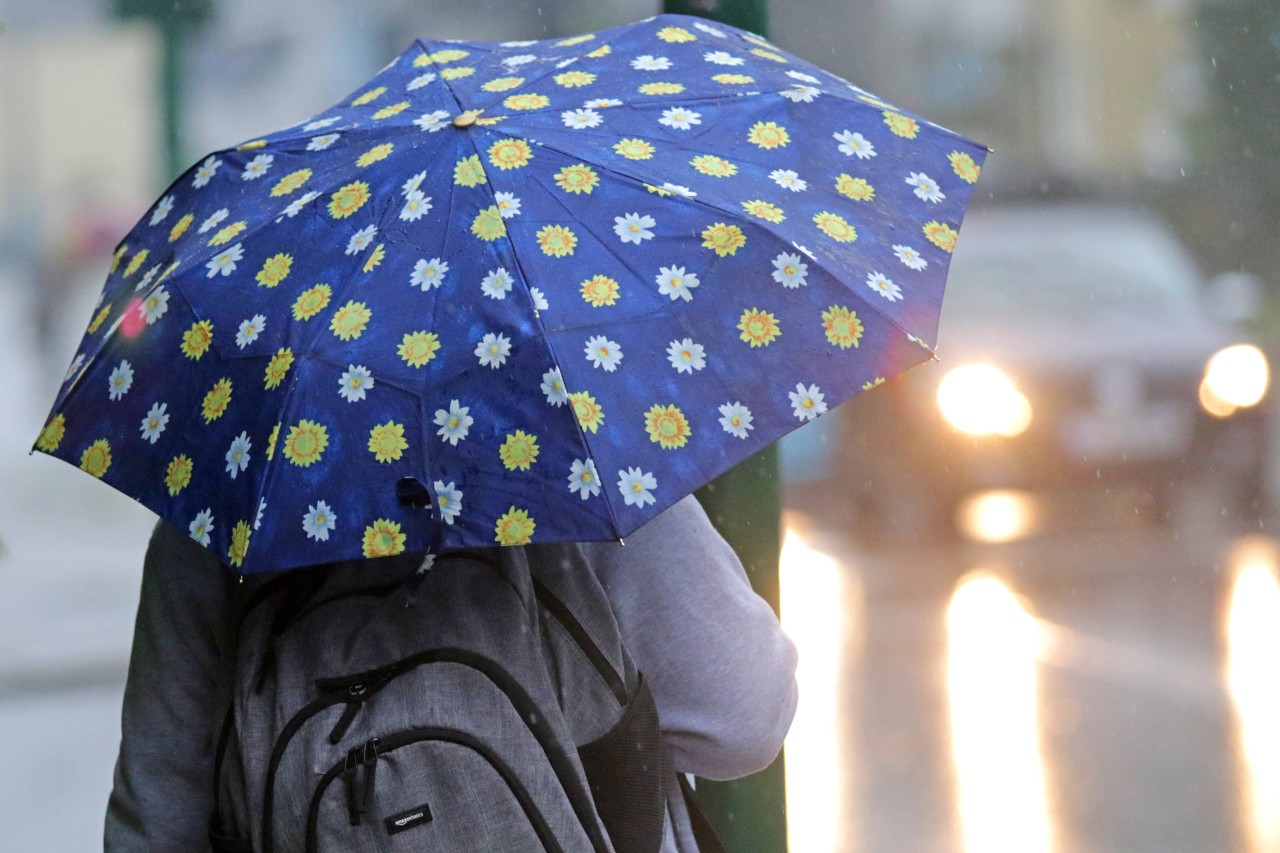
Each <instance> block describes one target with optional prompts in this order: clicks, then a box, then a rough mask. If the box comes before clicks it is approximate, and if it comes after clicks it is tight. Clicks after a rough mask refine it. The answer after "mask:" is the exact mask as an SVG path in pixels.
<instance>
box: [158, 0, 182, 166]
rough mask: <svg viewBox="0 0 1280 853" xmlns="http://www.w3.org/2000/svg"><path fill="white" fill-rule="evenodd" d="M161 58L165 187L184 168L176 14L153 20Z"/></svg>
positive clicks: (179, 31)
mask: <svg viewBox="0 0 1280 853" xmlns="http://www.w3.org/2000/svg"><path fill="white" fill-rule="evenodd" d="M156 24H157V27H158V29H159V31H160V40H161V43H162V45H163V50H164V57H163V60H162V65H161V70H160V103H161V106H162V108H163V110H164V165H165V174H164V180H163V181H161V184H162V185H164V184H168V183H169V182H170V181H172V180H173V179H174V178H176V177H177V176H178V175H179V174H180V173H181V172H182V170H183V168H184V167H185V166H186V162H187V161H186V158H185V157H184V156H183V153H182V39H183V30H184V25H183V22H182V21H181V20H179V19H178V17H177V16H175V15H164V16H162V17H159V18H158V19H157V20H156Z"/></svg>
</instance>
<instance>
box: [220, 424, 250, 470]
mask: <svg viewBox="0 0 1280 853" xmlns="http://www.w3.org/2000/svg"><path fill="white" fill-rule="evenodd" d="M250 446H251V445H250V444H249V433H247V432H242V433H240V434H239V435H238V436H236V437H235V439H234V440H233V441H232V442H231V447H230V448H228V449H227V456H226V459H227V473H228V474H230V475H231V479H233V480H234V479H235V478H236V475H237V474H239V473H240V472H241V471H244V470H246V469H247V468H248V467H249V449H250Z"/></svg>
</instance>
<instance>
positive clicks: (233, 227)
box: [209, 220, 249, 246]
mask: <svg viewBox="0 0 1280 853" xmlns="http://www.w3.org/2000/svg"><path fill="white" fill-rule="evenodd" d="M248 227H249V223H248V222H245V221H243V220H241V221H239V222H232V223H231V224H230V225H224V226H222V227H221V228H219V229H218V230H217V232H216V233H215V234H214V235H213V236H212V237H210V238H209V245H210V246H223V245H226V244H227V243H230V242H231V241H232V240H234V239H235V238H237V237H239V236H240V234H241V232H243V231H244V229H246V228H248Z"/></svg>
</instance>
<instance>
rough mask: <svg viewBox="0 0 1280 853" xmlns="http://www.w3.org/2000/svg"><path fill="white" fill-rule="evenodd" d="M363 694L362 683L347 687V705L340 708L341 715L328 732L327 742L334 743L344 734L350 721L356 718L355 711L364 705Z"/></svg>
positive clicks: (349, 725)
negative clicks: (348, 697)
mask: <svg viewBox="0 0 1280 853" xmlns="http://www.w3.org/2000/svg"><path fill="white" fill-rule="evenodd" d="M364 694H365V686H364V685H363V684H353V685H351V686H350V687H348V688H347V695H348V696H350V697H351V698H350V699H348V700H347V706H346V707H345V708H343V709H342V716H341V717H339V718H338V722H337V723H336V724H335V725H334V727H333V731H331V732H329V743H331V744H334V745H336V744H337V743H338V742H339V741H341V740H342V738H343V737H345V736H346V734H347V729H349V728H351V722H352V720H354V719H355V718H356V713H357V712H358V711H359V710H360V709H361V708H363V707H364Z"/></svg>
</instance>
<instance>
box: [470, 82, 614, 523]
mask: <svg viewBox="0 0 1280 853" xmlns="http://www.w3.org/2000/svg"><path fill="white" fill-rule="evenodd" d="M456 97H457V96H456V95H455V99H456ZM459 106H461V105H459ZM467 141H468V142H469V143H470V145H471V149H472V150H473V151H475V154H476V159H477V160H478V161H479V162H480V168H481V169H482V170H484V173H485V186H486V187H487V188H488V189H489V192H490V193H491V194H492V193H494V184H493V181H492V179H491V178H490V177H489V171H488V170H487V169H485V168H484V160H483V158H482V157H481V156H480V149H479V147H478V146H477V145H476V138H475V135H474V134H472V133H470V132H468V133H467ZM493 201H494V202H495V203H496V202H497V199H496V198H494V199H493ZM451 204H452V202H451ZM450 210H451V211H452V207H451V208H450ZM503 232H504V235H505V238H506V241H507V245H508V246H509V248H510V251H511V257H512V259H513V260H514V261H515V265H516V269H517V270H518V271H519V274H520V276H519V277H520V281H521V283H522V284H523V285H524V288H525V294H526V295H527V296H528V297H529V303H530V304H532V302H533V295H532V294H530V293H529V292H528V291H529V279H528V276H527V275H526V274H525V270H524V265H523V264H522V263H520V255H519V253H518V252H517V251H516V244H515V241H514V240H512V239H511V235H510V233H509V232H507V230H506V227H505V223H504V227H503ZM533 322H534V325H535V326H536V327H537V329H538V331H539V333H540V334H541V338H542V340H543V341H544V343H545V345H546V348H547V352H548V353H549V354H550V356H551V363H552V365H553V366H554V368H555V369H556V371H557V372H558V373H559V374H560V375H561V377H562V378H563V376H564V371H563V370H562V369H561V367H560V364H561V360H560V357H559V356H558V355H556V351H555V348H554V347H553V346H552V344H551V336H550V335H548V334H547V330H546V327H545V326H544V325H543V322H542V318H541V317H540V316H539V315H538V312H537V309H534V311H533ZM569 406H570V409H569V416H570V418H571V419H572V421H573V425H574V428H575V429H576V430H577V433H578V438H579V441H580V442H581V444H582V447H583V449H584V450H585V452H586V455H587V457H588V458H589V459H590V460H591V463H592V465H593V466H594V465H595V461H596V460H595V454H594V453H593V452H592V450H591V444H590V443H589V442H588V440H587V434H586V430H585V429H583V427H582V424H581V423H579V422H578V417H577V414H576V410H575V409H574V408H573V403H572V401H570V403H569ZM596 471H597V475H598V474H599V468H597V469H596ZM600 493H601V496H602V497H603V498H604V504H605V507H606V508H607V509H608V510H609V520H610V521H611V522H612V523H613V531H614V535H615V536H616V537H617V538H618V539H619V540H621V539H622V537H623V532H622V525H621V524H620V523H619V520H618V514H617V512H616V511H615V509H614V506H613V501H612V500H611V498H610V496H609V490H608V489H606V488H602V489H601V490H600Z"/></svg>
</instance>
